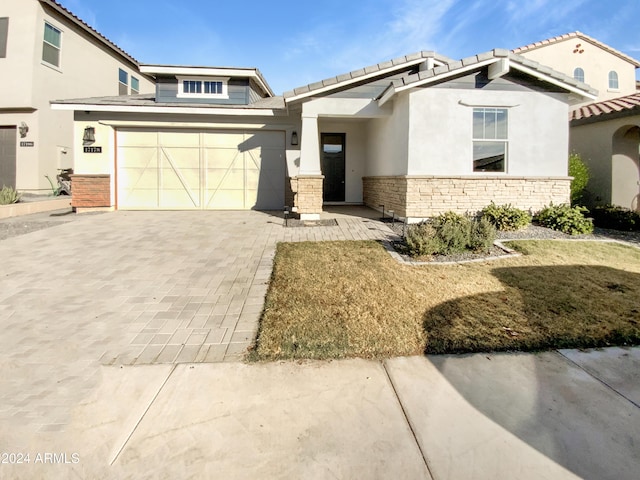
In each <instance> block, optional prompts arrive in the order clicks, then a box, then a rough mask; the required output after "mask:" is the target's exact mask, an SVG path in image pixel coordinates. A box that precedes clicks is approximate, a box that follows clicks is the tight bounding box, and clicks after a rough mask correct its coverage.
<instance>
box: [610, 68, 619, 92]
mask: <svg viewBox="0 0 640 480" xmlns="http://www.w3.org/2000/svg"><path fill="white" fill-rule="evenodd" d="M618 88H620V87H619V86H618V74H617V73H616V72H615V71H613V70H611V71H610V72H609V90H618Z"/></svg>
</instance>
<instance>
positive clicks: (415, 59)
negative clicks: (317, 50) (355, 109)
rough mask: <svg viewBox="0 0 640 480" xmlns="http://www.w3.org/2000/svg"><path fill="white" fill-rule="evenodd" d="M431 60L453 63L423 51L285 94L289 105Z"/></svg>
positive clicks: (435, 62) (430, 52) (443, 57)
mask: <svg viewBox="0 0 640 480" xmlns="http://www.w3.org/2000/svg"><path fill="white" fill-rule="evenodd" d="M429 58H431V59H433V61H434V64H436V65H443V64H446V63H447V62H450V61H452V60H451V59H450V58H447V57H445V56H443V55H439V54H437V53H435V52H432V51H421V52H417V53H413V54H411V55H405V56H403V57H398V58H394V59H392V60H389V61H387V62H382V63H377V64H375V65H370V66H368V67H364V68H361V69H358V70H354V71H352V72H349V73H344V74H342V75H338V76H335V77H330V78H326V79H324V80H321V81H319V82H315V83H311V84H309V85H305V86H302V87H298V88H295V89H293V90H290V91H288V92H285V93H284V98H285V100H286V101H287V103H289V102H294V101H296V100H301V99H303V98H306V97H310V96H313V95H318V94H321V93H324V94H326V93H331V92H334V91H336V90H340V89H344V88H345V87H348V86H349V85H353V84H355V83H359V82H363V81H366V80H370V79H375V78H379V77H384V76H385V75H389V74H393V73H395V72H398V71H401V70H403V69H406V68H408V67H412V66H415V65H419V64H421V63H423V62H425V61H427V59H429Z"/></svg>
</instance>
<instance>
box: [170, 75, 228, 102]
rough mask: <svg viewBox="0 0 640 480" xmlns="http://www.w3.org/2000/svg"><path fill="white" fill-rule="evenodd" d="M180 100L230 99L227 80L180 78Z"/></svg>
mask: <svg viewBox="0 0 640 480" xmlns="http://www.w3.org/2000/svg"><path fill="white" fill-rule="evenodd" d="M178 97H179V98H185V97H186V98H189V97H194V98H195V97H198V98H229V96H228V93H227V79H226V78H184V77H179V78H178Z"/></svg>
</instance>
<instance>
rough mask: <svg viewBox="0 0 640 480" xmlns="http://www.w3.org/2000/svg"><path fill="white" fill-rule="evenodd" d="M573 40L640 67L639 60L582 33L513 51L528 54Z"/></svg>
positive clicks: (560, 36) (559, 36)
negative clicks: (598, 48) (580, 41)
mask: <svg viewBox="0 0 640 480" xmlns="http://www.w3.org/2000/svg"><path fill="white" fill-rule="evenodd" d="M571 38H579V39H581V40H583V41H585V42H589V43H591V44H592V45H595V46H597V47H600V48H602V49H603V50H606V51H607V52H609V53H612V54H613V55H615V56H617V57H619V58H621V59H623V60H626V61H627V62H629V63H631V64H632V65H634V66H635V67H636V68H638V67H640V62H638V60H636V59H635V58H632V57H630V56H629V55H625V54H624V53H622V52H620V51H619V50H616V49H615V48H611V47H610V46H609V45H606V44H604V43H602V42H600V41H598V40H596V39H595V38H592V37H590V36H589V35H585V34H584V33H582V32H571V33H565V34H564V35H558V36H557V37H552V38H548V39H546V40H541V41H539V42H534V43H530V44H529V45H525V46H524V47H518V48H514V49H513V50H512V52H513V53H518V54H521V53H525V52H528V51H530V50H535V49H537V48H541V47H545V46H547V45H551V44H554V43H558V42H562V41H564V40H569V39H571Z"/></svg>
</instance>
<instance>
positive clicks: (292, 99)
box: [285, 57, 445, 103]
mask: <svg viewBox="0 0 640 480" xmlns="http://www.w3.org/2000/svg"><path fill="white" fill-rule="evenodd" d="M427 58H429V57H427ZM425 60H426V58H424V57H421V58H417V59H415V60H410V61H408V62H405V63H402V64H400V65H394V66H393V67H388V68H385V69H382V70H378V71H376V72H371V73H368V74H366V75H362V76H360V77H355V78H351V79H349V80H344V81H342V82H338V83H334V84H332V85H327V86H326V87H322V88H318V89H317V90H311V91H309V92H305V93H301V94H299V95H295V96H293V97H290V98H285V101H286V103H292V102H296V101H298V100H302V99H304V98H307V97H312V96H314V95H318V94H321V93H326V92H330V91H331V90H337V89H338V88H342V87H344V86H346V85H352V84H354V83H358V82H361V81H363V80H369V79H371V78H374V77H380V76H384V75H386V74H388V73H393V72H396V71H398V70H402V69H403V68H407V67H412V66H415V65H420V64H421V63H422V62H424V61H425ZM434 61H435V63H436V64H437V65H445V64H444V63H443V62H441V61H439V60H435V59H434Z"/></svg>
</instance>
